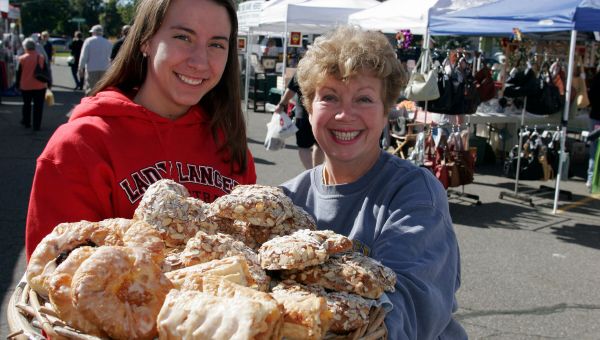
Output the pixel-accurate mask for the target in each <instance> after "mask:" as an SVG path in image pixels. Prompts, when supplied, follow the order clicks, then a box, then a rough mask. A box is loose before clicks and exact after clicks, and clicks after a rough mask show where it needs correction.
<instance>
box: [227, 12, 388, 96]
mask: <svg viewBox="0 0 600 340" xmlns="http://www.w3.org/2000/svg"><path fill="white" fill-rule="evenodd" d="M379 4H380V2H379V1H377V0H271V1H267V2H263V3H262V6H261V10H260V16H258V18H259V19H258V22H256V21H254V19H250V20H248V21H245V22H247V23H248V25H247V26H246V27H247V32H248V35H252V34H254V33H255V32H271V33H274V34H276V35H280V36H283V55H284V56H286V55H287V45H288V42H287V41H288V32H301V33H302V34H320V33H324V32H326V31H329V30H331V29H333V28H334V27H336V26H337V25H341V24H347V22H348V16H349V15H350V14H352V13H354V12H357V11H360V10H363V9H366V8H370V7H373V6H376V5H379ZM239 15H240V12H239V11H238V16H239ZM249 59H250V55H249V53H248V52H247V55H246V65H249V62H250V61H249ZM286 59H287V58H285V57H284V58H283V70H282V74H283V78H284V79H285V73H286V70H285V69H286V62H287V60H286ZM248 79H249V78H248V77H246V86H245V96H244V97H245V98H246V99H245V100H246V101H247V98H248V87H249V86H248V85H249V84H248V83H249V81H248ZM284 86H285V84H284ZM246 104H247V103H246ZM246 107H247V105H246Z"/></svg>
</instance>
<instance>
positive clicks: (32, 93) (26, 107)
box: [16, 38, 47, 131]
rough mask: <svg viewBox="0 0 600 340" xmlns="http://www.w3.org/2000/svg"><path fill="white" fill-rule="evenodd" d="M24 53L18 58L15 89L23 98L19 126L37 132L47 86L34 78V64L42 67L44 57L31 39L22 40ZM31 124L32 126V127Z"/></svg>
mask: <svg viewBox="0 0 600 340" xmlns="http://www.w3.org/2000/svg"><path fill="white" fill-rule="evenodd" d="M23 49H24V50H25V53H24V54H22V55H21V56H19V57H18V63H17V76H16V87H17V88H18V89H19V90H21V94H22V96H23V110H22V118H21V125H23V126H24V127H26V128H30V127H32V128H33V131H39V130H40V128H41V125H42V114H43V112H44V96H45V94H46V88H47V84H46V83H44V82H41V81H39V80H37V79H35V77H34V71H35V66H36V64H39V65H40V67H42V66H43V65H44V63H45V60H44V56H43V55H41V54H39V53H38V52H37V51H36V43H35V41H34V40H33V39H32V38H27V39H25V40H23ZM32 102H33V122H32V120H31V109H32V106H31V103H32ZM32 123H33V126H32Z"/></svg>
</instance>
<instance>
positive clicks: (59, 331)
mask: <svg viewBox="0 0 600 340" xmlns="http://www.w3.org/2000/svg"><path fill="white" fill-rule="evenodd" d="M40 299H41V300H42V301H43V302H45V299H43V298H42V297H40V296H39V295H38V294H37V293H36V292H35V291H34V290H33V289H31V287H30V286H29V283H27V280H26V279H25V276H23V278H22V279H21V280H20V281H19V283H17V285H16V286H15V290H14V292H13V293H12V294H11V297H10V299H9V303H8V307H7V321H8V326H9V332H10V334H9V335H8V336H7V338H8V339H19V340H20V339H35V340H37V339H47V337H46V336H44V332H45V333H46V334H52V335H54V336H62V337H66V338H71V339H77V340H102V338H99V337H96V336H93V335H88V334H84V333H82V332H80V331H79V330H76V329H74V328H72V327H70V326H68V325H66V324H65V323H63V322H57V320H60V319H59V318H58V316H56V313H55V312H54V310H52V309H50V308H47V307H46V306H44V303H40ZM386 314H387V313H386V310H385V308H384V307H383V306H373V307H371V310H370V312H369V322H368V323H367V324H366V325H364V326H362V327H361V328H359V329H357V330H355V331H353V332H351V333H349V334H345V335H338V334H335V333H331V332H328V333H327V334H326V336H325V337H324V339H327V340H349V339H353V340H355V339H356V340H376V339H384V340H385V339H387V328H386V326H385V316H386ZM40 327H41V328H43V331H42V329H41V328H40Z"/></svg>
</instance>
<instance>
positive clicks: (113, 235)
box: [26, 220, 129, 297]
mask: <svg viewBox="0 0 600 340" xmlns="http://www.w3.org/2000/svg"><path fill="white" fill-rule="evenodd" d="M124 221H129V220H124ZM112 222H117V223H112ZM120 222H121V220H117V221H113V220H111V221H107V222H105V223H104V224H100V223H98V222H89V221H80V222H74V223H61V224H59V225H57V226H56V227H55V228H54V230H52V232H51V233H50V234H48V235H46V236H45V237H44V238H43V239H42V241H41V242H40V244H38V246H37V247H36V248H35V250H34V251H33V254H31V257H30V258H29V263H28V264H27V273H26V277H27V282H28V283H29V286H30V287H31V288H32V289H33V290H35V291H36V293H38V294H40V295H41V296H43V297H47V296H48V292H47V291H46V289H45V288H44V280H45V279H46V277H47V276H49V275H50V274H51V271H50V270H47V271H45V270H44V268H45V267H46V265H47V264H48V263H49V262H51V261H53V260H54V259H56V258H57V257H59V256H60V257H61V258H62V259H64V258H66V257H67V256H68V254H69V253H70V252H71V251H72V250H73V249H75V248H78V247H81V246H100V245H105V244H106V245H122V244H123V241H122V239H121V236H122V235H121V232H122V231H121V229H120V228H111V227H107V225H112V226H116V225H119V226H120V225H121V224H120ZM59 262H60V261H59ZM50 268H55V267H54V266H50V267H49V268H48V269H50Z"/></svg>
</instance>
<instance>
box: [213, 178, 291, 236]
mask: <svg viewBox="0 0 600 340" xmlns="http://www.w3.org/2000/svg"><path fill="white" fill-rule="evenodd" d="M293 206H294V203H292V201H291V200H290V199H289V197H287V196H286V195H285V194H284V193H283V190H281V189H280V188H278V187H272V186H266V185H258V184H254V185H238V186H236V187H235V188H233V190H231V193H230V194H228V195H225V196H221V197H219V198H217V199H216V200H215V201H214V202H213V203H212V204H211V208H210V213H211V214H212V215H216V216H219V217H223V218H229V219H232V220H240V221H244V222H248V223H250V224H253V225H257V226H263V227H272V226H274V225H276V224H278V223H280V222H282V221H284V220H286V219H288V218H290V217H292V216H293V212H292V207H293Z"/></svg>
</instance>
